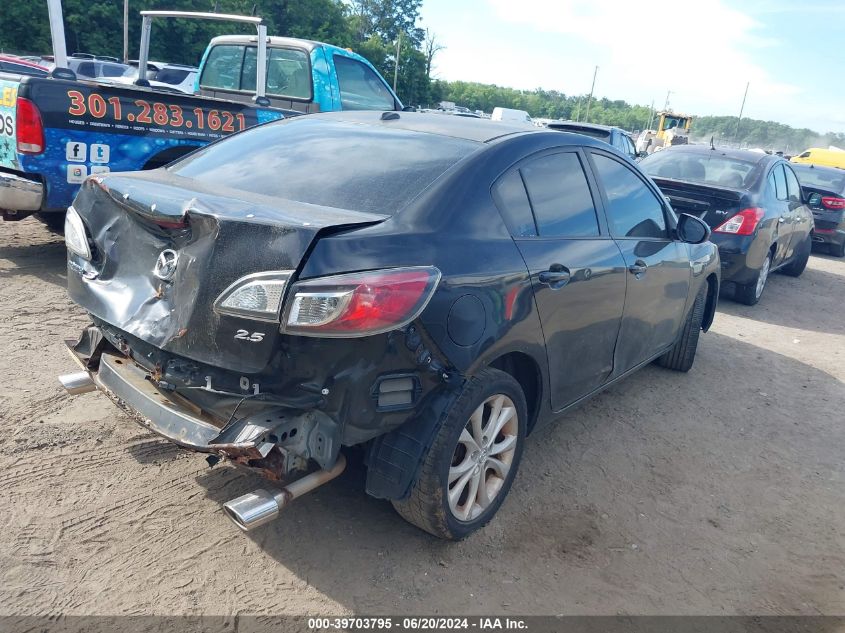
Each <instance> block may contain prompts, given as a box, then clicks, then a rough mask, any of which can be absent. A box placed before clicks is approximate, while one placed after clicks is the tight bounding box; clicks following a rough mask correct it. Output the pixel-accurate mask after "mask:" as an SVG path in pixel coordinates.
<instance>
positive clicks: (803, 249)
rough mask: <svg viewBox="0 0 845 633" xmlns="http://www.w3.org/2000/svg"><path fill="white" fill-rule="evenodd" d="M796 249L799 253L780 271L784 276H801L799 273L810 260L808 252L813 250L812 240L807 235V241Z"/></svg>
mask: <svg viewBox="0 0 845 633" xmlns="http://www.w3.org/2000/svg"><path fill="white" fill-rule="evenodd" d="M798 248H799V251H798V253H796V254H795V257H793V258H792V261H791V262H789V263H788V264H787V265H786V266H784V267H783V268H781V269H780V270H781V272H782V273H783V274H784V275H789V276H790V277H800V276H801V273H803V272H804V269H805V268H806V267H807V262H808V261H809V260H810V251H812V250H813V238H812V237H811V236H809V235H808V236H807V239H806V240H804V242H803V243H802V244H801V246H799V247H798Z"/></svg>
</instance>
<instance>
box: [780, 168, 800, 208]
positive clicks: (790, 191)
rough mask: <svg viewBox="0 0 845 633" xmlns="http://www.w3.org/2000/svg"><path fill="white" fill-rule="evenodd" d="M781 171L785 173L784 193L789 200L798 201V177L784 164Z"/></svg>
mask: <svg viewBox="0 0 845 633" xmlns="http://www.w3.org/2000/svg"><path fill="white" fill-rule="evenodd" d="M783 173H784V174H785V175H786V193H787V195H788V196H789V199H790V201H792V202H800V201H801V185H799V184H798V179H797V178H796V177H795V174H794V173H793V171H792V170H791V169H790V168H789V167H787V166H786V165H784V166H783Z"/></svg>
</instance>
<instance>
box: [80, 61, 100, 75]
mask: <svg viewBox="0 0 845 633" xmlns="http://www.w3.org/2000/svg"><path fill="white" fill-rule="evenodd" d="M76 74H77V75H82V76H83V77H96V76H97V71H96V69H95V68H94V62H82V63H81V64H79V66H77V68H76Z"/></svg>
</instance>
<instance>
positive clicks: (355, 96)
mask: <svg viewBox="0 0 845 633" xmlns="http://www.w3.org/2000/svg"><path fill="white" fill-rule="evenodd" d="M334 67H335V71H336V72H337V83H338V84H339V86H340V102H341V106H342V107H343V109H344V110H393V109H394V108H395V107H396V103H395V101H394V99H393V95H392V94H391V92H390V90H388V89H387V86H386V85H385V84H384V82H383V81H382V80H381V78H380V77H379V76H378V75H377V74H376V73H375V72H373V70H372V69H371V68H369V67H368V66H366V65H365V64H362V63H361V62H359V61H357V60H354V59H350V58H348V57H343V56H342V55H335V56H334Z"/></svg>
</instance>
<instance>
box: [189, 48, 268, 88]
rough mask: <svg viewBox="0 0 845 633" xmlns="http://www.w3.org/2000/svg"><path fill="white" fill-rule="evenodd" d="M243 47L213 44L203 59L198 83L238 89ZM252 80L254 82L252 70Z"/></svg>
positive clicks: (205, 86) (212, 86)
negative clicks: (203, 64)
mask: <svg viewBox="0 0 845 633" xmlns="http://www.w3.org/2000/svg"><path fill="white" fill-rule="evenodd" d="M245 48H246V47H244V46H237V45H224V46H215V47H214V48H212V49H211V51H209V53H208V57H207V58H206V60H205V66H204V67H203V70H202V77H201V78H200V85H201V86H202V87H203V88H220V89H221V90H240V89H241V68H242V67H243V59H244V49H245ZM253 63H254V62H253ZM253 68H254V67H253ZM252 81H253V84H254V83H255V71H254V70H253V79H252Z"/></svg>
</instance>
